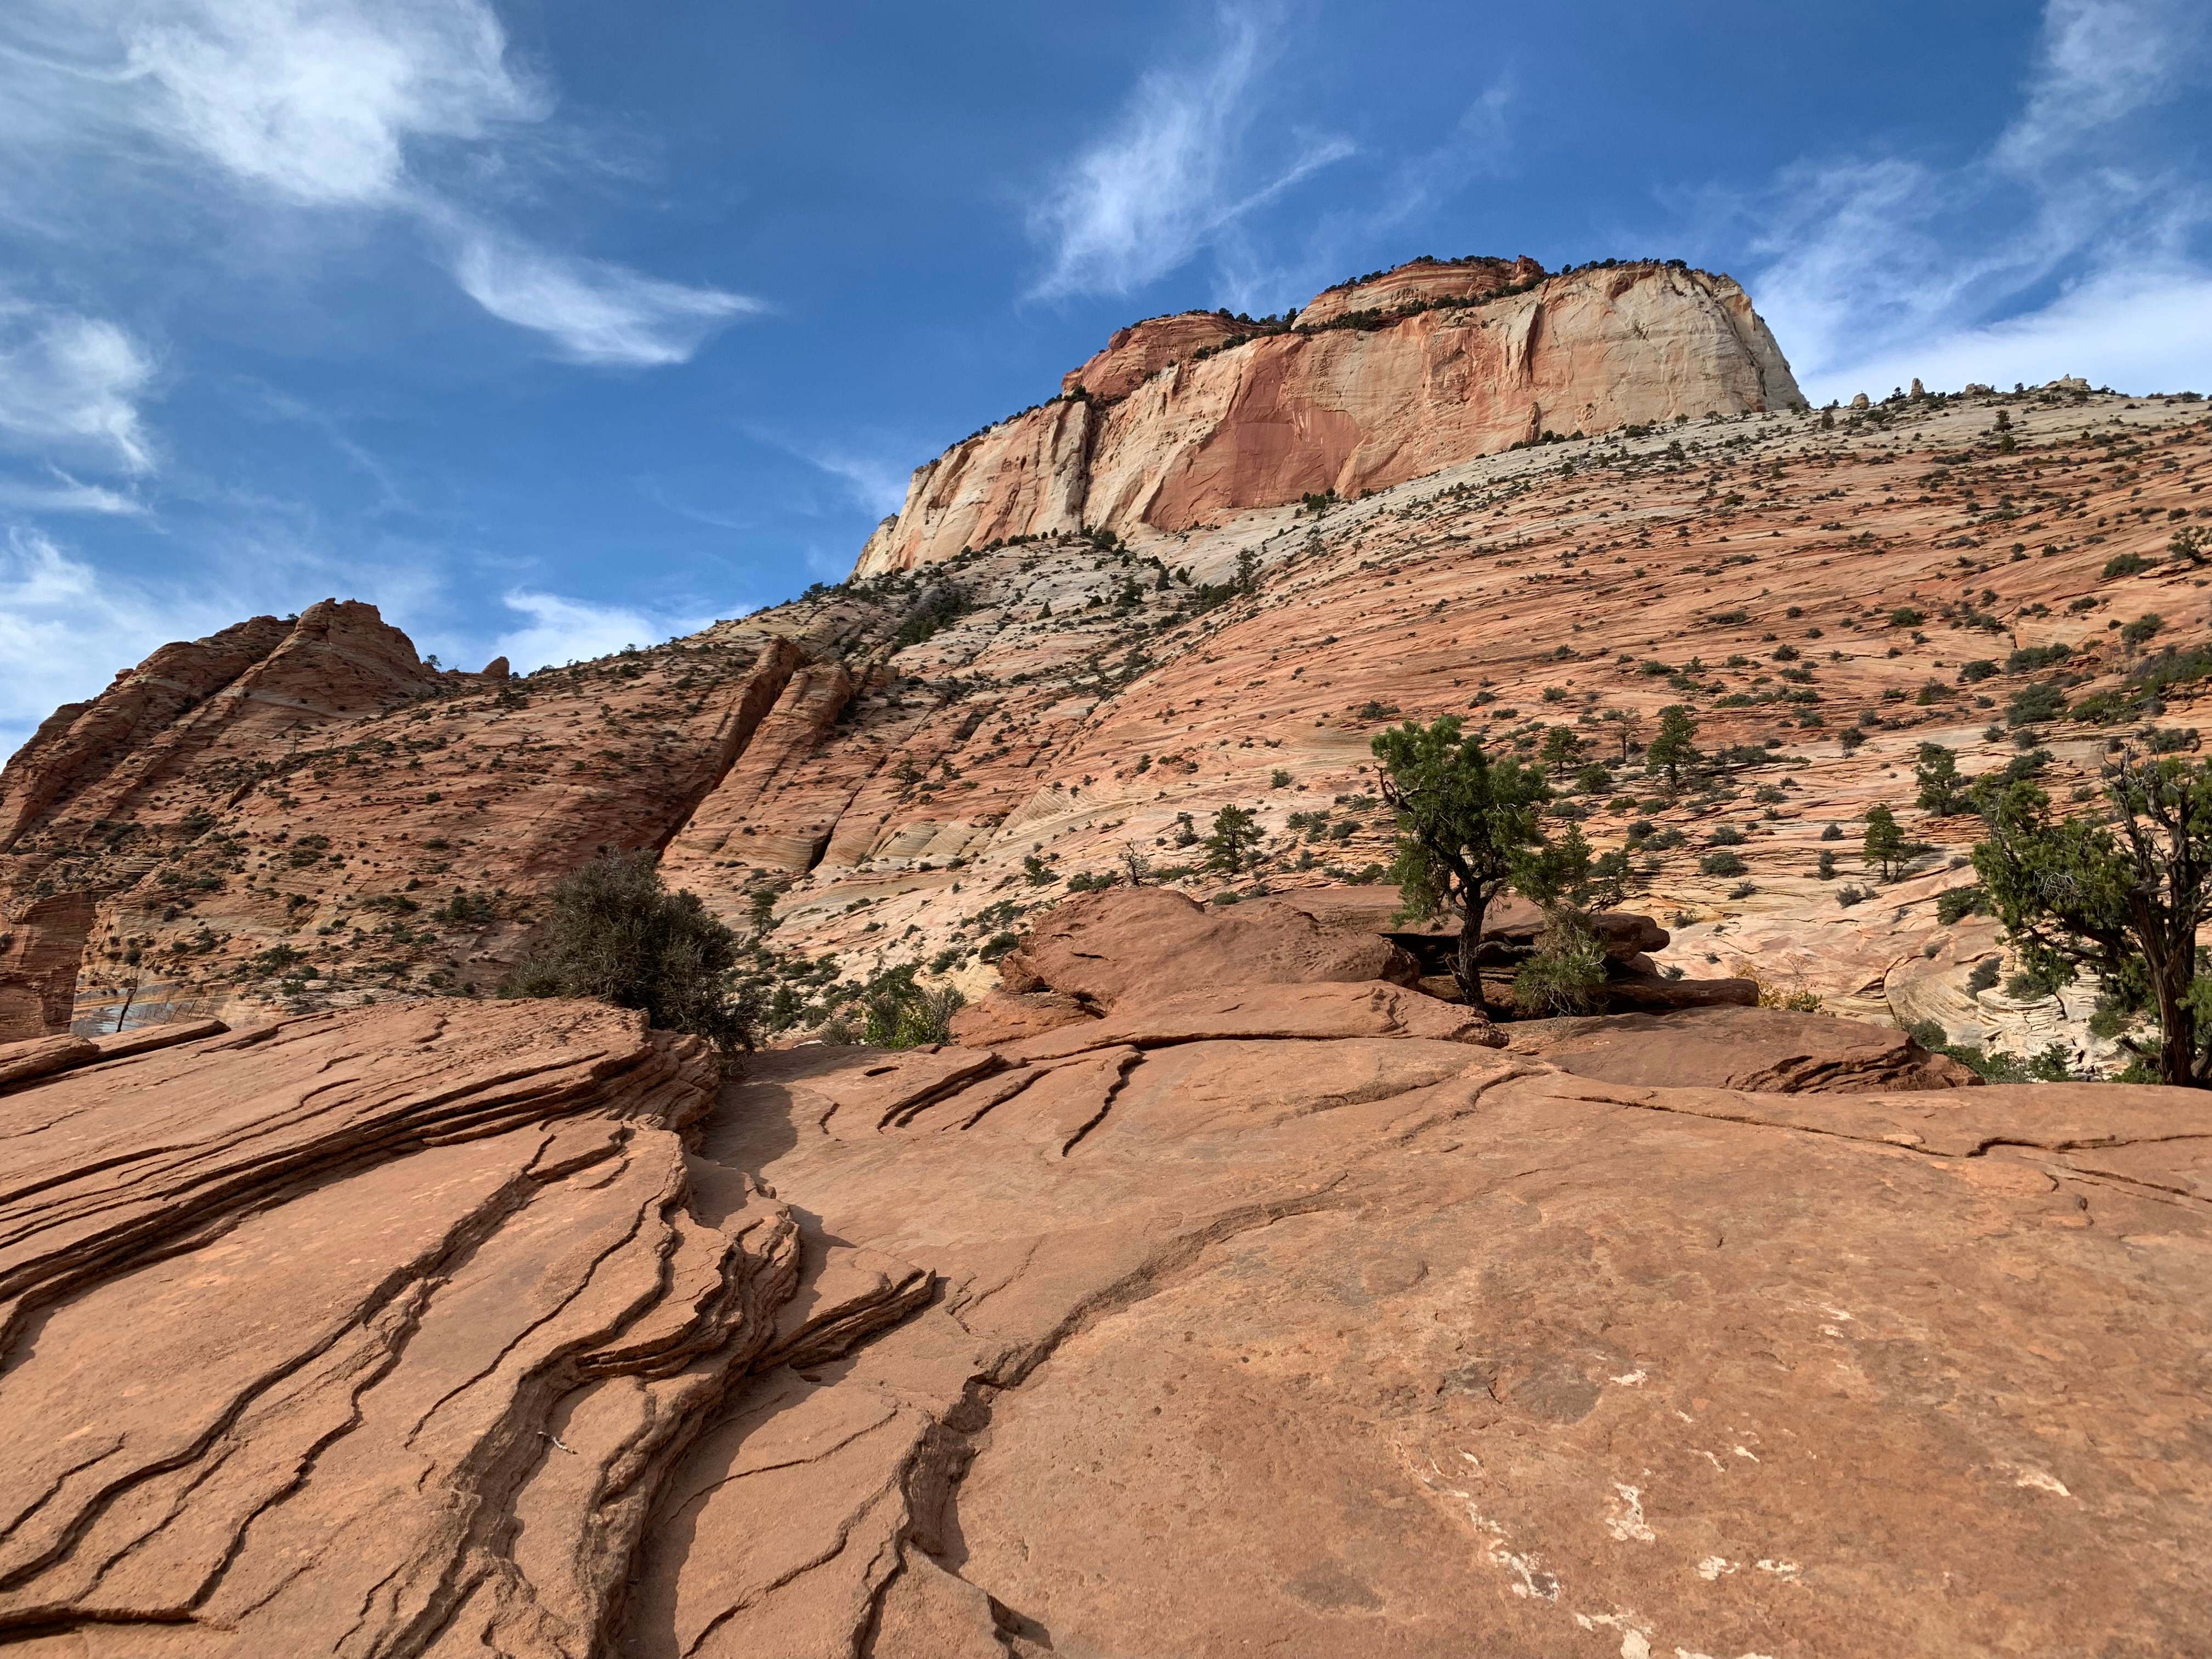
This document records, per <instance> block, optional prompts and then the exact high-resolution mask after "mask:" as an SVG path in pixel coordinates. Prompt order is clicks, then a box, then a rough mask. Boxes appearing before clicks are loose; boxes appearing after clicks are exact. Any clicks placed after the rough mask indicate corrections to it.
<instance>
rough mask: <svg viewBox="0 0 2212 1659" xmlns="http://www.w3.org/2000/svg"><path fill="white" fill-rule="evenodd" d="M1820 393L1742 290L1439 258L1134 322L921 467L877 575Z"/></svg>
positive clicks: (1776, 405) (1383, 481)
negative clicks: (1284, 297) (1795, 369)
mask: <svg viewBox="0 0 2212 1659" xmlns="http://www.w3.org/2000/svg"><path fill="white" fill-rule="evenodd" d="M1800 403H1802V398H1801V396H1800V394H1799V392H1798V390H1797V383H1796V380H1793V379H1791V378H1790V366H1789V364H1788V363H1787V362H1785V361H1784V358H1783V356H1782V353H1781V350H1780V349H1779V348H1778V347H1777V346H1776V344H1775V343H1774V339H1773V337H1772V336H1771V334H1769V333H1768V332H1767V330H1766V325H1765V323H1763V322H1761V321H1760V320H1759V317H1758V315H1757V314H1756V313H1754V312H1753V310H1752V308H1751V302H1750V301H1749V300H1748V299H1747V298H1746V297H1745V295H1744V292H1743V290H1742V289H1741V288H1739V287H1737V286H1736V284H1735V283H1733V282H1731V281H1730V280H1729V278H1727V277H1725V276H1712V275H1710V274H1708V273H1706V272H1705V271H1700V270H1686V269H1683V268H1680V267H1678V266H1669V265H1661V264H1628V265H1615V266H1613V267H1610V268H1607V267H1594V268H1589V269H1585V270H1579V271H1575V272H1572V273H1569V274H1565V275H1560V276H1545V274H1544V273H1543V271H1542V270H1541V267H1539V266H1537V265H1536V264H1534V262H1533V261H1530V260H1526V259H1523V260H1519V261H1515V262H1508V261H1504V260H1480V261H1473V262H1469V263H1466V264H1439V263H1436V262H1427V263H1423V264H1413V265H1407V266H1404V267H1401V269H1399V270H1395V271H1390V272H1386V273H1384V274H1383V275H1382V276H1376V277H1373V278H1370V279H1369V280H1368V281H1366V282H1364V283H1355V284H1351V285H1349V286H1346V287H1342V288H1337V289H1329V290H1328V292H1326V293H1323V294H1322V295H1319V296H1318V297H1316V299H1315V300H1314V301H1313V302H1312V303H1311V304H1310V305H1309V306H1307V307H1306V308H1305V309H1304V311H1302V312H1300V313H1298V316H1297V325H1296V326H1295V327H1294V328H1293V329H1291V330H1290V331H1279V332H1257V333H1255V330H1253V329H1252V328H1250V327H1249V326H1243V325H1238V324H1237V322H1236V320H1235V319H1232V318H1229V317H1226V316H1224V315H1222V314H1220V313H1212V312H1190V313H1182V314H1181V315H1178V316H1173V317H1162V318H1155V319H1152V320H1151V321H1149V322H1144V323H1139V324H1137V325H1134V326H1133V327H1130V328H1126V329H1123V330H1121V331H1119V332H1118V333H1116V334H1115V336H1114V338H1113V339H1112V341H1111V342H1109V343H1108V345H1107V346H1106V348H1105V349H1103V351H1101V352H1099V353H1098V355H1097V356H1095V357H1093V358H1091V361H1090V362H1086V363H1085V364H1084V365H1083V366H1082V367H1081V368H1078V369H1075V370H1073V371H1071V372H1070V373H1069V374H1068V375H1067V376H1066V380H1065V381H1064V382H1063V386H1062V397H1061V398H1059V399H1056V400H1054V402H1052V403H1049V404H1045V405H1043V406H1042V407H1041V408H1038V409H1033V410H1028V411H1027V412H1025V413H1024V414H1022V415H1019V416H1015V417H1014V418H1013V419H1012V420H1010V421H1005V422H1000V424H999V425H997V426H995V427H993V428H989V429H988V430H987V431H985V432H982V433H980V434H978V435H976V436H975V437H973V438H970V439H968V440H967V441H964V442H963V443H960V444H957V445H955V446H954V447H952V448H951V449H950V450H947V451H946V452H945V454H944V455H942V456H940V457H939V459H936V460H934V461H933V462H931V463H930V464H929V465H927V466H925V467H923V468H921V470H920V471H917V472H916V473H915V476H914V482H913V483H912V484H911V485H910V486H909V488H908V492H907V500H906V505H905V506H904V507H902V509H901V510H900V512H899V513H898V514H897V515H896V517H895V518H893V519H890V520H885V522H884V526H882V528H880V529H879V530H878V532H877V533H876V534H875V535H874V536H872V538H870V539H869V542H868V544H867V547H866V550H865V551H864V553H863V555H862V556H861V559H860V566H859V568H858V570H857V572H856V573H855V574H860V575H863V576H866V575H873V574H879V573H881V572H883V571H886V570H900V569H908V568H913V567H915V566H917V565H924V564H932V563H935V562H939V561H941V560H944V559H946V558H949V557H951V556H953V555H955V554H957V553H958V552H959V551H960V550H962V549H963V548H976V547H983V546H986V545H987V544H990V543H992V542H994V541H999V540H1002V539H1004V538H1008V537H1012V536H1035V535H1048V534H1053V533H1056V532H1066V531H1073V530H1077V529H1079V528H1082V527H1085V526H1089V527H1091V528H1093V529H1107V530H1111V531H1114V532H1116V533H1117V534H1125V535H1126V534H1131V533H1135V532H1141V531H1144V530H1146V529H1151V530H1165V531H1181V530H1187V529H1189V528H1191V527H1192V526H1197V525H1201V524H1206V523H1210V522H1213V521H1216V520H1218V519H1219V518H1220V517H1221V515H1222V514H1224V513H1230V512H1233V511H1235V510H1237V509H1238V508H1242V507H1273V506H1278V505H1280V504H1281V503H1284V502H1286V501H1297V500H1299V499H1300V498H1301V497H1303V496H1304V495H1320V494H1322V493H1324V492H1328V491H1334V493H1335V494H1336V495H1338V496H1340V497H1346V498H1349V497H1352V496H1356V495H1360V494H1362V493H1363V492H1365V491H1367V490H1371V489H1387V488H1388V487H1389V486H1390V485H1392V484H1395V483H1403V482H1404V481H1405V480H1407V479H1408V478H1414V477H1421V476H1423V475H1424V474H1426V473H1431V472H1434V471H1437V469H1438V468H1439V467H1443V466H1447V465H1450V464H1452V463H1453V462H1455V461H1463V460H1467V459H1470V458H1472V457H1474V456H1478V455H1489V454H1494V453H1497V452H1498V451H1500V450H1503V449H1505V448H1508V447H1510V446H1512V445H1514V444H1517V443H1524V442H1529V441H1534V440H1536V439H1538V438H1540V437H1541V436H1542V435H1544V434H1545V433H1547V432H1555V433H1559V434H1561V435H1566V434H1570V433H1583V432H1592V433H1594V432H1601V431H1609V430H1612V429H1613V428H1619V427H1622V426H1626V425H1632V424H1648V423H1650V422H1658V421H1671V420H1673V419H1674V417H1675V416H1680V415H1689V416H1704V415H1706V414H1709V413H1713V412H1718V413H1721V414H1724V415H1741V414H1744V413H1747V412H1754V411H1759V410H1770V409H1788V408H1792V407H1795V406H1796V405H1797V404H1800Z"/></svg>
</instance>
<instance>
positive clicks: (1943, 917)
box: [1936, 882, 1990, 927]
mask: <svg viewBox="0 0 2212 1659" xmlns="http://www.w3.org/2000/svg"><path fill="white" fill-rule="evenodd" d="M1989 909H1990V896H1989V893H1988V892H1987V890H1984V887H1983V886H1982V884H1981V883H1979V882H1974V883H1972V884H1970V885H1968V886H1965V887H1954V888H1952V889H1950V890H1948V892H1942V893H1939V894H1937V895H1936V921H1940V922H1942V924H1943V925H1944V926H1945V927H1951V926H1952V925H1953V924H1954V923H1956V922H1960V921H1965V920H1966V918H1967V917H1968V916H1982V915H1988V914H1989Z"/></svg>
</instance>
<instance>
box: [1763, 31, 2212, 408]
mask: <svg viewBox="0 0 2212 1659" xmlns="http://www.w3.org/2000/svg"><path fill="white" fill-rule="evenodd" d="M2205 33H2206V30H2205V24H2204V14H2203V13H2202V11H2201V10H2200V9H2197V7H2196V6H2195V5H2194V4H2193V3H2191V0H2051V4H2050V5H2049V6H2048V7H2047V9H2046V10H2045V16H2044V24H2043V34H2042V40H2041V43H2040V50H2039V57H2038V63H2037V67H2036V70H2035V72H2034V74H2033V78H2032V79H2031V81H2030V82H2029V84H2028V86H2027V88H2025V92H2024V96H2023V100H2022V103H2021V110H2020V112H2019V113H2018V115H2017V116H2016V117H2015V118H2014V119H2013V120H2012V121H2011V122H2010V123H2008V125H2007V126H2006V127H2005V129H2004V130H2003V131H2002V132H2001V133H2000V134H1999V135H1998V136H1997V137H1996V139H1995V140H1994V141H1993V142H1992V143H1991V144H1990V147H1989V149H1987V150H1986V151H1985V152H1984V154H1982V155H1978V156H1976V157H1973V158H1972V159H1970V160H1969V161H1966V162H1965V163H1963V164H1961V165H1958V166H1954V167H1937V166H1934V165H1930V164H1929V163H1926V162H1923V161H1916V160H1913V159H1911V158H1910V157H1905V156H1899V155H1885V156H1877V157H1873V158H1869V159H1850V160H1842V161H1827V162H1823V163H1816V164H1807V165H1802V166H1799V167H1793V168H1791V169H1789V170H1788V171H1786V172H1785V173H1783V174H1782V175H1781V176H1780V177H1779V178H1778V179H1777V180H1776V183H1775V185H1774V186H1773V187H1772V189H1771V191H1768V192H1767V194H1766V196H1765V197H1764V198H1763V199H1762V200H1760V201H1759V202H1758V203H1757V204H1752V205H1750V206H1748V208H1747V210H1748V211H1751V212H1753V213H1755V214H1756V215H1757V216H1759V224H1760V230H1759V234H1758V235H1757V236H1755V237H1754V239H1753V251H1754V252H1756V253H1760V254H1764V255H1766V256H1767V258H1766V259H1765V263H1764V264H1763V266H1761V267H1759V268H1757V269H1755V270H1753V273H1752V280H1751V286H1752V290H1753V297H1754V299H1755V300H1756V301H1758V304H1759V310H1760V311H1761V312H1762V313H1764V314H1765V317H1766V319H1767V320H1768V322H1769V323H1770V324H1771V325H1772V326H1773V329H1774V331H1775V335H1776V337H1777V338H1778V339H1779V340H1780V342H1781V343H1782V346H1783V349H1784V351H1785V352H1787V353H1788V354H1789V356H1790V362H1791V364H1792V366H1793V368H1796V371H1797V376H1798V380H1799V383H1800V384H1801V385H1802V386H1803V387H1804V389H1805V392H1806V393H1807V395H1808V397H1810V398H1812V399H1813V400H1814V402H1815V403H1821V402H1826V400H1828V399H1829V398H1849V397H1850V396H1851V395H1852V393H1853V392H1859V391H1865V392H1869V393H1873V394H1875V395H1881V393H1883V392H1887V390H1888V389H1889V388H1890V387H1891V386H1893V385H1899V384H1905V383H1907V382H1909V381H1910V380H1912V379H1913V378H1914V377H1916V376H1917V377H1918V378H1920V379H1922V380H1925V381H1927V382H1928V383H1929V384H1930V385H1933V386H1942V385H1945V384H1956V383H1962V382H1964V381H1966V380H1986V381H1990V382H1993V383H1996V384H2002V385H2010V384H2011V383H2012V382H2013V381H2015V380H2027V381H2037V380H2048V379H2050V378H2051V376H2052V375H2053V374H2058V373H2067V372H2070V373H2075V374H2082V375H2084V376H2086V377H2087V378H2088V379H2089V380H2092V381H2095V382H2098V383H2108V384H2112V385H2114V386H2129V387H2133V388H2135V389H2150V388H2153V387H2160V388H2165V389H2170V390H2178V389H2180V388H2182V387H2183V386H2203V385H2205V384H2206V383H2207V382H2208V380H2212V355H2208V354H2207V353H2206V352H2205V351H2204V350H2203V349H2202V346H2201V345H2200V344H2192V342H2193V341H2201V339H2202V330H2201V329H2199V328H2192V327H2191V326H2189V323H2190V322H2191V319H2187V318H2186V317H2185V316H2183V317H2178V318H2177V317H2175V316H2172V315H2169V314H2168V313H2167V311H2166V307H2168V306H2169V305H2171V304H2172V302H2174V301H2176V299H2177V297H2178V296H2183V295H2188V294H2190V293H2191V292H2196V291H2202V289H2203V287H2204V286H2205V285H2206V284H2207V283H2212V270H2207V269H2206V268H2205V267H2204V266H2203V264H2202V263H2201V262H2199V261H2197V260H2194V259H2192V258H2191V257H2190V256H2189V252H2188V249H2189V248H2190V246H2191V243H2192V242H2193V241H2194V240H2196V234H2197V232H2198V230H2199V229H2200V228H2202V227H2203V225H2204V224H2205V223H2206V222H2208V221H2212V204H2208V203H2207V202H2206V200H2205V199H2204V197H2203V193H2202V191H2201V190H2199V189H2197V188H2196V187H2194V186H2192V185H2190V184H2188V183H2186V182H2184V181H2179V180H2177V179H2172V178H2170V177H2166V176H2162V175H2160V174H2157V173H2152V172H2149V171H2147V170H2145V168H2144V167H2143V166H2142V161H2141V157H2142V155H2144V154H2145V153H2149V151H2148V147H2147V146H2145V145H2142V143H2136V142H2131V140H2134V139H2135V138H2136V137H2138V136H2139V131H2138V128H2137V126H2136V125H2135V124H2136V122H2137V121H2138V120H2139V119H2140V118H2142V117H2144V116H2145V115H2146V114H2147V113H2148V112H2151V111H2153V110H2154V109H2155V108H2157V106H2160V105H2161V104H2163V103H2165V102H2167V101H2169V100H2172V98H2174V97H2175V96H2176V95H2177V94H2178V93H2179V91H2180V90H2181V89H2182V88H2184V87H2185V86H2186V85H2188V84H2190V82H2191V77H2192V76H2197V77H2200V78H2201V75H2202V70H2203V59H2204V50H2203V48H2204V43H2205ZM2099 307H2107V308H2108V309H2107V310H2104V311H2100V310H2099ZM2176 322H2179V324H2180V326H2179V328H2177V327H2175V326H2174V324H2175V323H2176ZM1976 352H1978V353H1980V354H1982V355H1981V356H1980V358H1979V360H1978V361H1977V362H1972V363H1971V364H1968V363H1967V362H1966V357H1965V356H1963V355H1962V354H1971V353H1976ZM2054 361H2056V362H2063V363H2064V364H2065V365H2066V367H2065V368H2063V369H2051V370H2049V372H2047V373H2046V372H2043V370H2042V368H2041V366H2043V365H2046V364H2048V363H2050V362H2054Z"/></svg>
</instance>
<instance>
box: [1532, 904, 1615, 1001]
mask: <svg viewBox="0 0 2212 1659" xmlns="http://www.w3.org/2000/svg"><path fill="white" fill-rule="evenodd" d="M1604 997H1605V946H1604V945H1603V943H1601V941H1600V940H1599V939H1598V937H1597V935H1596V934H1595V933H1592V932H1591V931H1590V929H1589V925H1588V924H1587V923H1585V922H1584V921H1583V920H1582V919H1581V918H1580V917H1579V916H1577V915H1575V914H1574V913H1573V912H1572V911H1571V910H1560V911H1557V912H1554V913H1553V916H1552V919H1551V921H1550V922H1549V924H1548V925H1547V927H1545V929H1544V931H1543V933H1541V935H1539V937H1538V939H1537V941H1536V954H1535V955H1534V956H1532V957H1529V958H1528V960H1527V961H1526V962H1524V963H1522V964H1521V966H1520V968H1519V969H1518V970H1517V971H1516V973H1515V974H1514V975H1513V1006H1514V1007H1515V1008H1516V1010H1518V1011H1519V1012H1521V1013H1522V1014H1524V1015H1543V1014H1586V1013H1590V1012H1595V1010H1596V1009H1597V1008H1598V1007H1599V1006H1601V1004H1602V1003H1603V1000H1604Z"/></svg>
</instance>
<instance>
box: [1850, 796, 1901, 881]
mask: <svg viewBox="0 0 2212 1659" xmlns="http://www.w3.org/2000/svg"><path fill="white" fill-rule="evenodd" d="M1866 826H1867V827H1866V837H1865V839H1864V841H1863V842H1861V844H1860V849H1859V858H1860V860H1861V861H1862V862H1863V863H1867V864H1871V865H1873V866H1875V867H1876V869H1877V870H1878V871H1879V872H1880V874H1881V879H1882V880H1884V881H1887V880H1889V879H1890V878H1891V877H1892V876H1893V875H1894V874H1895V873H1896V870H1897V866H1899V865H1900V864H1902V863H1904V862H1905V860H1906V859H1907V857H1909V856H1910V854H1911V843H1910V842H1907V841H1906V840H1905V831H1904V830H1903V829H1900V828H1899V825H1898V822H1897V814H1896V813H1894V812H1893V811H1890V810H1889V808H1888V807H1887V806H1883V805H1874V806H1869V808H1867V815H1866Z"/></svg>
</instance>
